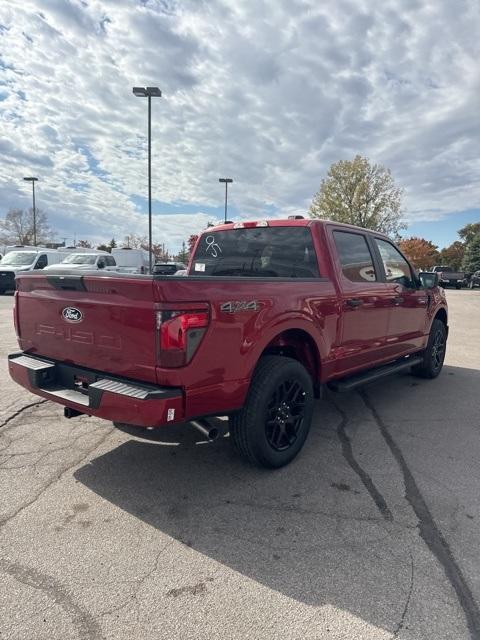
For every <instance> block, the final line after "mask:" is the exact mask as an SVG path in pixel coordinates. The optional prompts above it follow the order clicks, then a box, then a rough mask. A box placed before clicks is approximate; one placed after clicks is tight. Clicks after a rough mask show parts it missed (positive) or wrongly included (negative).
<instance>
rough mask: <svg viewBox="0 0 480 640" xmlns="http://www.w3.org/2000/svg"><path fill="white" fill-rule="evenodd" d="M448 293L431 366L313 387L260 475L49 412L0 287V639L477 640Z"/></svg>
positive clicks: (473, 408) (224, 456) (469, 342)
mask: <svg viewBox="0 0 480 640" xmlns="http://www.w3.org/2000/svg"><path fill="white" fill-rule="evenodd" d="M447 296H448V302H449V306H450V337H449V342H448V351H447V358H446V366H445V367H444V370H443V372H442V374H441V376H440V377H439V378H438V379H437V380H434V381H426V380H420V379H417V378H413V377H412V376H410V375H408V374H405V375H399V376H396V377H392V378H390V379H388V380H385V381H383V382H380V383H376V384H373V385H370V386H368V387H366V388H365V389H364V390H362V391H361V392H352V393H348V394H342V395H335V394H330V393H328V394H327V396H326V398H325V399H324V400H322V401H319V402H318V403H317V406H316V411H315V419H314V424H313V427H312V430H311V433H310V435H309V438H308V440H307V443H306V445H305V448H304V450H303V452H302V454H301V455H300V456H298V458H297V459H296V460H295V461H294V462H293V463H292V464H291V465H289V466H288V467H286V468H284V469H281V470H278V471H274V472H272V471H264V470H259V469H255V468H252V467H250V466H248V465H246V464H245V463H243V462H242V461H241V460H240V459H239V458H238V457H237V456H236V454H235V453H234V452H233V451H232V450H231V447H230V443H229V439H228V437H223V438H220V439H219V440H217V441H215V442H214V443H205V442H202V441H201V436H200V434H198V433H197V432H196V431H194V430H193V429H192V428H190V427H188V426H185V425H182V426H176V427H174V428H173V427H171V428H168V429H163V430H161V431H159V432H158V434H157V435H156V437H155V438H154V440H153V441H150V440H147V439H144V438H142V437H137V436H136V435H132V433H129V432H122V431H119V430H117V429H115V428H113V427H112V425H111V424H109V423H108V422H104V421H101V420H98V419H95V418H89V417H80V418H76V419H74V420H66V419H64V418H63V411H62V408H61V407H60V406H58V405H55V404H52V403H50V402H45V401H42V400H41V399H40V398H38V397H36V396H33V395H31V394H29V393H28V392H27V391H25V390H24V389H22V388H21V387H19V386H17V385H16V384H15V383H13V381H11V380H10V379H9V377H8V374H7V365H6V359H5V357H6V355H7V354H8V353H9V352H11V351H14V350H15V349H16V348H17V344H16V339H15V333H14V330H13V326H12V306H13V297H11V296H0V388H1V392H2V394H1V398H2V401H1V407H0V481H1V492H0V496H1V497H0V529H1V531H0V545H1V552H0V581H1V584H0V638H2V639H5V640H57V639H58V640H69V639H72V640H73V639H80V638H81V639H89V640H100V639H105V640H106V639H108V640H110V639H112V640H113V639H122V640H127V639H137V638H138V639H142V640H163V639H168V640H176V639H181V640H190V639H191V640H203V639H205V640H207V639H208V640H216V639H218V640H220V639H222V640H225V639H235V640H236V639H239V640H240V639H242V640H246V639H252V640H254V639H255V640H257V639H260V638H261V639H262V640H263V639H272V640H273V639H275V640H277V639H278V638H282V639H289V638H292V639H293V638H295V639H297V638H298V639H299V640H300V639H302V640H303V639H308V640H313V639H323V638H326V639H328V640H333V639H348V640H352V639H354V640H360V639H368V640H377V639H378V640H379V639H387V638H399V639H402V640H407V639H408V640H414V639H415V640H427V639H428V640H431V639H435V640H463V639H472V638H475V639H478V638H480V554H479V549H480V491H479V488H480V464H479V459H480V290H476V291H475V290H474V291H448V293H447Z"/></svg>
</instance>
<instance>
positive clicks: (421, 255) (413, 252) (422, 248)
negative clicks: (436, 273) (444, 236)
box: [398, 237, 439, 270]
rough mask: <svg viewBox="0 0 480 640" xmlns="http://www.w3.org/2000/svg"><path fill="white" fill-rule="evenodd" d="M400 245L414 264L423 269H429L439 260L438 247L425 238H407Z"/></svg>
mask: <svg viewBox="0 0 480 640" xmlns="http://www.w3.org/2000/svg"><path fill="white" fill-rule="evenodd" d="M398 246H399V247H400V249H401V250H402V251H403V253H404V254H405V255H406V256H407V258H409V259H410V260H411V261H412V262H413V264H414V265H415V266H416V267H417V268H418V269H421V270H425V269H429V268H430V267H433V265H434V264H435V263H436V262H437V260H438V255H439V254H438V247H437V246H436V245H434V244H433V242H430V240H425V239H424V238H417V237H412V238H405V239H404V240H400V242H399V243H398Z"/></svg>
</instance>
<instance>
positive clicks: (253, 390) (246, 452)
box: [230, 356, 314, 468]
mask: <svg viewBox="0 0 480 640" xmlns="http://www.w3.org/2000/svg"><path fill="white" fill-rule="evenodd" d="M313 405H314V397H313V385H312V379H311V377H310V375H309V374H308V372H307V370H306V369H305V367H303V366H302V365H301V364H300V363H299V362H297V361H296V360H293V359H292V358H286V357H283V356H265V357H264V358H262V359H261V360H260V363H259V364H258V366H257V369H256V370H255V373H254V376H253V380H252V384H251V387H250V391H249V393H248V397H247V400H246V403H245V406H244V407H243V408H242V409H241V410H240V411H238V412H237V413H235V414H234V415H233V416H231V417H230V437H231V440H232V442H233V444H234V446H235V447H236V449H237V450H238V451H239V453H240V454H241V455H242V456H243V457H244V458H246V459H247V460H249V461H250V462H252V463H253V464H256V465H257V466H260V467H269V468H277V467H283V466H284V465H286V464H288V463H289V462H291V460H293V458H295V456H296V455H297V454H298V452H299V451H300V449H301V448H302V447H303V444H304V442H305V440H306V438H307V435H308V432H309V430H310V424H311V421H312V414H313Z"/></svg>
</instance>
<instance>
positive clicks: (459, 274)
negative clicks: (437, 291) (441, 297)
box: [432, 266, 465, 289]
mask: <svg viewBox="0 0 480 640" xmlns="http://www.w3.org/2000/svg"><path fill="white" fill-rule="evenodd" d="M432 272H433V273H438V283H439V284H440V286H441V287H455V288H456V289H461V288H462V285H463V283H464V280H465V274H464V273H463V271H455V270H454V269H453V268H452V267H444V266H436V267H433V269H432Z"/></svg>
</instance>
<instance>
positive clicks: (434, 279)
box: [418, 271, 438, 289]
mask: <svg viewBox="0 0 480 640" xmlns="http://www.w3.org/2000/svg"><path fill="white" fill-rule="evenodd" d="M418 278H419V280H420V284H421V285H422V287H423V289H434V288H435V287H438V273H431V272H429V271H421V272H420V273H419V274H418Z"/></svg>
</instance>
